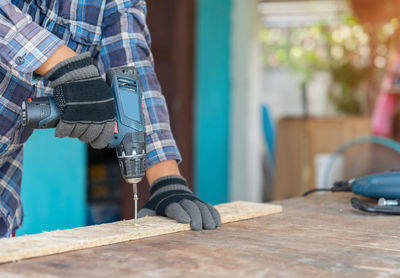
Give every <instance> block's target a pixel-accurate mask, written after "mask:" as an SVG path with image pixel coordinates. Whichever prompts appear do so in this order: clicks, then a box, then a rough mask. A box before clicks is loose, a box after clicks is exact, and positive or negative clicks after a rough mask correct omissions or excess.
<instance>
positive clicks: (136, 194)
mask: <svg viewBox="0 0 400 278" xmlns="http://www.w3.org/2000/svg"><path fill="white" fill-rule="evenodd" d="M132 185H133V200H134V201H135V220H134V223H135V225H136V224H137V223H138V218H137V201H138V200H139V198H138V191H137V183H132Z"/></svg>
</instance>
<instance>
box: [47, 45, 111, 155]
mask: <svg viewBox="0 0 400 278" xmlns="http://www.w3.org/2000/svg"><path fill="white" fill-rule="evenodd" d="M45 78H46V79H47V80H49V81H51V82H50V86H51V87H52V88H54V93H53V95H54V100H55V102H56V103H57V105H58V106H59V108H60V112H61V119H60V122H59V123H58V125H57V127H56V132H55V136H56V137H67V136H68V137H76V138H79V140H81V141H83V142H88V143H90V145H91V146H92V147H93V148H96V149H102V148H104V147H106V146H107V145H108V143H109V142H110V141H111V139H112V136H113V135H114V128H115V103H114V96H113V93H112V91H111V88H110V87H109V86H108V85H107V83H106V82H105V81H104V80H103V79H102V78H101V76H100V74H99V71H98V69H97V67H96V66H95V65H94V64H93V62H92V58H91V56H90V53H89V52H86V53H84V54H80V55H78V56H75V57H72V58H69V59H66V60H64V61H62V62H60V63H58V64H57V65H56V66H55V67H54V68H52V69H51V70H50V71H49V72H47V73H46V75H45Z"/></svg>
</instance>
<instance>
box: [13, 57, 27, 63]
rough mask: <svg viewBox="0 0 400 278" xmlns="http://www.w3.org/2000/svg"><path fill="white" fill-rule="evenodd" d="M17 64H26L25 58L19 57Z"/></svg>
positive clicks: (16, 60)
mask: <svg viewBox="0 0 400 278" xmlns="http://www.w3.org/2000/svg"><path fill="white" fill-rule="evenodd" d="M15 63H16V64H17V65H22V64H23V63H25V57H23V56H18V57H17V58H16V59H15Z"/></svg>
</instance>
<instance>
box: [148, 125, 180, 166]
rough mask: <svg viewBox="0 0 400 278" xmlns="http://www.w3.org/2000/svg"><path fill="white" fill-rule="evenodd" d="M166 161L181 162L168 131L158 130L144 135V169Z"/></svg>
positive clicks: (170, 133)
mask: <svg viewBox="0 0 400 278" xmlns="http://www.w3.org/2000/svg"><path fill="white" fill-rule="evenodd" d="M166 160H176V161H177V163H178V164H179V163H180V162H181V161H182V157H181V154H180V153H179V149H178V147H177V146H176V143H175V140H174V138H173V136H172V132H171V131H170V130H158V131H155V132H152V133H150V134H146V159H145V167H146V169H148V168H150V167H151V166H153V165H155V164H157V163H160V162H162V161H166Z"/></svg>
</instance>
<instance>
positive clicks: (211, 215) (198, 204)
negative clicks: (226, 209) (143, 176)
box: [138, 175, 221, 230]
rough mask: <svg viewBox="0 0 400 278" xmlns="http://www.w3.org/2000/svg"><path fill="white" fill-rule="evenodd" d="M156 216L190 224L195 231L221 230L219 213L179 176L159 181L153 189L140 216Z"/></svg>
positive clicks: (154, 184)
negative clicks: (194, 193) (195, 194)
mask: <svg viewBox="0 0 400 278" xmlns="http://www.w3.org/2000/svg"><path fill="white" fill-rule="evenodd" d="M155 215H160V216H167V217H169V218H172V219H175V220H176V221H178V222H179V223H190V226H191V228H192V230H201V229H203V228H204V229H207V230H211V229H215V228H217V227H221V218H220V215H219V212H218V211H217V210H216V209H215V208H214V207H213V206H212V205H210V204H208V203H204V202H203V201H201V200H199V199H198V198H197V197H196V196H194V195H193V192H192V191H191V190H190V189H189V187H188V185H187V182H186V180H185V179H184V178H183V177H181V176H176V175H173V176H167V177H163V178H160V179H158V180H156V181H155V182H154V183H153V185H152V186H151V188H150V199H149V201H148V202H147V203H146V204H145V205H144V207H143V209H141V210H140V211H139V213H138V217H144V216H155Z"/></svg>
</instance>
